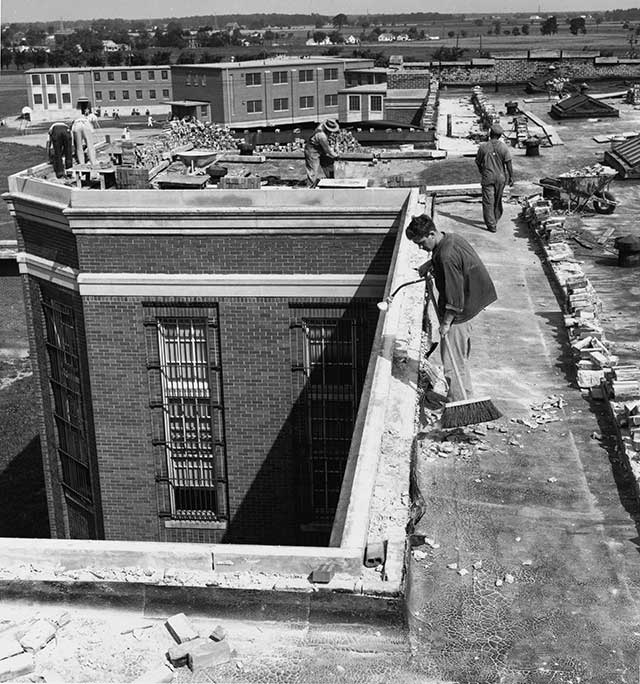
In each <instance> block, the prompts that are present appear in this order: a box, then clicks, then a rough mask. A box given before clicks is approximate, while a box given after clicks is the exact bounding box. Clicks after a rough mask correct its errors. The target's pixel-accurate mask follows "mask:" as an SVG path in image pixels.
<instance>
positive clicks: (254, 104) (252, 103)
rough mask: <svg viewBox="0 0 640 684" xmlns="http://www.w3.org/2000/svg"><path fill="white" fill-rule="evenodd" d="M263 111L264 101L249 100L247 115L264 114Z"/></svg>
mask: <svg viewBox="0 0 640 684" xmlns="http://www.w3.org/2000/svg"><path fill="white" fill-rule="evenodd" d="M263 111H264V108H263V104H262V100H247V114H262V113H263Z"/></svg>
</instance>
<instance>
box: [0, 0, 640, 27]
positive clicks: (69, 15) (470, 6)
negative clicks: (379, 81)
mask: <svg viewBox="0 0 640 684" xmlns="http://www.w3.org/2000/svg"><path fill="white" fill-rule="evenodd" d="M0 3H1V4H0V12H1V15H0V21H1V22H2V23H9V22H12V21H52V20H58V19H96V18H101V17H105V16H109V17H111V18H113V17H122V18H123V19H142V18H149V17H172V16H177V17H181V16H190V15H199V14H225V13H231V12H238V13H244V12H247V13H251V12H259V13H266V12H284V13H291V12H300V13H306V12H318V13H320V14H327V15H332V16H333V15H335V14H338V13H340V12H344V13H345V14H366V13H367V12H370V13H377V12H387V13H388V12H389V11H390V9H391V7H390V4H389V2H388V0H350V1H349V2H345V0H298V2H296V3H293V4H292V3H291V0H240V2H238V3H231V4H227V3H223V2H219V1H218V2H216V0H213V1H212V0H187V1H186V2H176V1H175V0H107V2H105V1H104V0H0ZM638 4H640V3H639V1H638V0H449V2H447V3H446V7H445V6H442V7H440V6H438V7H437V8H436V7H434V6H433V5H432V6H431V7H432V8H433V9H439V10H440V11H448V12H492V13H498V12H531V13H535V12H537V11H538V8H540V9H541V10H542V11H543V12H553V11H554V10H556V11H568V10H569V11H578V10H588V11H594V10H604V9H613V8H620V7H637V6H638ZM428 9H430V7H429V6H428V5H425V3H424V0H402V1H401V2H398V3H397V4H394V5H393V7H392V11H395V12H420V11H425V10H426V11H428Z"/></svg>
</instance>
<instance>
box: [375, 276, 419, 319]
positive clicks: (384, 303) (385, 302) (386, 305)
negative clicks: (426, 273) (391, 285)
mask: <svg viewBox="0 0 640 684" xmlns="http://www.w3.org/2000/svg"><path fill="white" fill-rule="evenodd" d="M423 281H424V278H418V279H417V280H410V281H409V282H407V283H402V285H398V287H396V289H395V290H394V291H393V292H392V293H391V294H390V295H389V296H388V297H385V299H383V300H382V301H381V302H378V304H377V306H378V308H379V309H380V311H387V309H388V308H389V304H391V302H392V301H393V298H394V297H395V296H396V295H397V294H398V292H400V290H401V289H402V288H403V287H407V285H415V284H416V283H421V282H423Z"/></svg>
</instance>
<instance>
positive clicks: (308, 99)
mask: <svg viewBox="0 0 640 684" xmlns="http://www.w3.org/2000/svg"><path fill="white" fill-rule="evenodd" d="M312 107H313V95H303V96H302V97H301V98H300V109H311V108H312Z"/></svg>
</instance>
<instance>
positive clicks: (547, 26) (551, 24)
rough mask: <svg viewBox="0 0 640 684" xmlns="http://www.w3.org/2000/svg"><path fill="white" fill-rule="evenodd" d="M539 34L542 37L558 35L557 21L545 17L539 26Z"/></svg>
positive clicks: (553, 18)
mask: <svg viewBox="0 0 640 684" xmlns="http://www.w3.org/2000/svg"><path fill="white" fill-rule="evenodd" d="M540 33H541V34H542V35H543V36H549V35H551V34H555V33H558V20H557V19H556V18H555V17H553V16H552V17H547V18H546V19H545V20H544V21H543V22H542V24H540Z"/></svg>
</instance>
